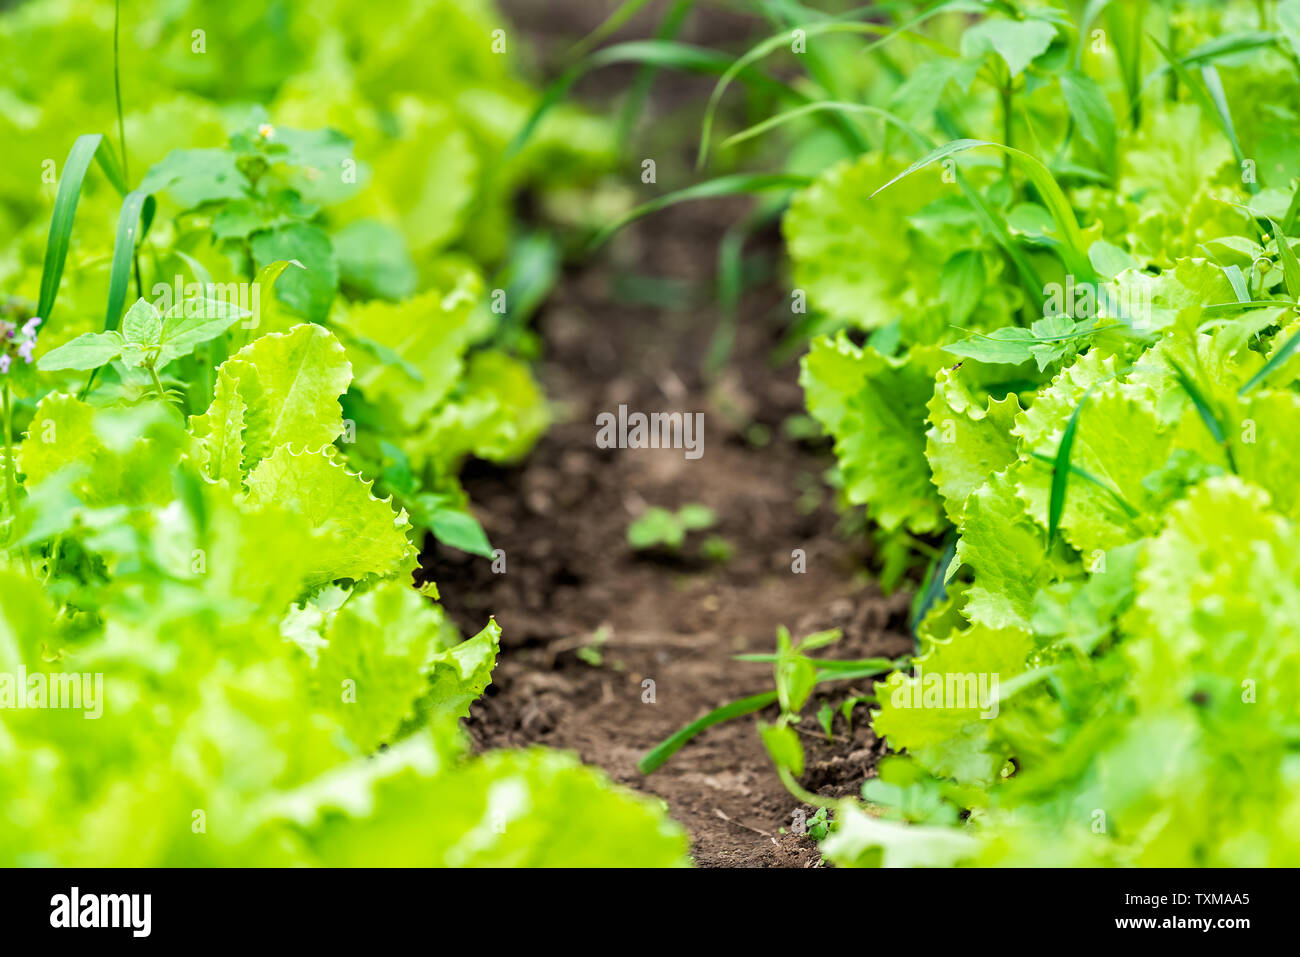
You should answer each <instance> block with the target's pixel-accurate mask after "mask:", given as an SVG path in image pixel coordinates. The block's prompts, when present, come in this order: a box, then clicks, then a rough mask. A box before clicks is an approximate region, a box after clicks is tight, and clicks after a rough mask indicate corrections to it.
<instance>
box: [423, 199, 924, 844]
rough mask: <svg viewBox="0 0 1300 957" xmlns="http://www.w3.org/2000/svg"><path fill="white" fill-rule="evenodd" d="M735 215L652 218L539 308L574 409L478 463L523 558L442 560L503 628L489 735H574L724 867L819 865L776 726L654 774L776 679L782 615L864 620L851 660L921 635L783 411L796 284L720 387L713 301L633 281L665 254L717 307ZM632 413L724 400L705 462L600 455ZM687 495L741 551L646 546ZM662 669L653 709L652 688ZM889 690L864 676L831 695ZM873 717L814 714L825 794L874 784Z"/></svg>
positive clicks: (805, 624)
mask: <svg viewBox="0 0 1300 957" xmlns="http://www.w3.org/2000/svg"><path fill="white" fill-rule="evenodd" d="M725 222H726V218H725V216H723V215H720V214H719V211H718V210H716V209H712V210H710V209H705V208H702V207H697V208H695V209H691V210H681V211H678V212H676V213H674V214H667V215H665V216H661V217H660V218H658V219H657V220H653V221H650V222H647V223H644V224H642V225H640V226H639V227H637V228H636V229H634V230H633V231H632V233H631V234H630V235H629V236H628V237H626V239H624V240H623V241H620V242H619V243H618V244H616V252H615V253H614V254H613V255H612V256H609V257H604V258H602V259H600V260H598V261H596V262H594V263H593V264H591V265H589V266H588V267H585V268H583V269H580V270H577V271H574V272H571V273H569V274H568V275H566V276H565V278H564V280H563V281H562V283H561V284H560V286H559V288H558V289H557V291H556V292H555V294H554V295H553V296H552V298H551V301H550V303H549V305H548V306H547V307H546V309H545V311H544V313H543V315H542V316H541V318H540V321H539V328H540V331H541V333H542V335H543V338H544V340H545V355H546V358H545V360H544V362H543V364H542V366H541V369H540V374H541V376H542V379H543V381H544V383H545V385H546V388H547V391H548V394H549V395H550V396H551V398H552V399H553V401H554V402H555V403H556V404H557V407H558V408H559V409H560V411H561V414H562V416H563V421H561V422H560V423H559V424H557V425H556V426H555V427H554V428H552V429H551V431H550V432H549V433H548V435H547V436H546V437H545V438H544V439H543V440H542V442H541V444H540V445H539V446H538V448H537V449H536V450H535V451H534V452H533V454H532V455H531V456H530V457H529V459H528V460H527V461H526V462H525V463H523V464H522V465H521V466H520V467H518V468H515V469H495V468H490V467H486V466H482V465H477V466H472V467H471V468H470V470H469V471H468V472H467V474H466V476H465V484H466V487H467V489H468V491H469V493H470V497H471V500H472V501H473V502H474V506H475V510H476V512H477V514H478V516H479V518H480V520H481V521H482V523H483V525H484V527H485V528H486V530H487V532H488V534H489V536H490V538H491V540H492V543H493V545H494V546H495V547H499V548H502V549H504V551H505V554H506V571H505V574H494V573H493V572H492V570H491V567H490V563H489V562H488V561H486V560H483V559H468V558H466V557H465V556H463V555H462V554H460V553H458V552H454V551H452V550H450V549H444V548H440V547H439V548H437V549H436V550H435V551H434V552H432V553H430V554H429V555H427V556H426V559H427V562H426V564H427V566H428V568H429V572H430V574H431V575H432V577H434V578H435V579H436V580H437V581H438V583H439V585H440V586H441V588H442V591H443V595H444V601H445V603H446V606H447V608H448V610H449V611H450V613H451V614H452V616H453V618H454V619H455V620H456V621H457V623H458V624H459V625H460V626H461V627H462V628H464V629H466V630H475V629H477V628H479V627H481V626H482V624H483V622H484V620H485V619H486V617H487V615H488V614H489V613H491V614H495V615H496V617H497V620H498V621H499V622H500V624H501V627H502V630H503V651H502V655H501V660H500V663H499V664H498V667H497V671H496V673H495V676H494V678H493V682H492V685H491V686H490V687H489V688H488V690H487V693H486V695H485V697H484V698H483V700H482V701H481V702H480V703H479V704H478V705H476V706H475V707H474V709H473V711H472V714H471V719H470V721H469V722H468V727H469V730H470V732H471V734H472V735H473V737H474V739H475V742H476V744H477V745H478V746H479V747H481V748H490V747H503V746H521V745H528V744H544V745H548V746H551V747H558V748H567V749H571V750H574V751H576V752H577V753H578V754H579V755H580V756H581V757H582V759H583V760H584V761H586V762H589V763H591V764H596V765H599V766H601V767H603V768H604V769H606V770H607V771H608V772H609V774H610V775H611V776H612V777H613V778H614V779H616V780H618V781H620V782H622V783H624V784H628V785H630V786H632V787H635V788H640V789H643V790H646V791H649V792H651V793H654V794H657V795H660V796H661V797H663V798H664V799H666V800H667V802H668V807H669V809H670V812H671V813H672V814H673V816H674V817H675V818H676V819H677V820H678V821H680V822H681V823H682V824H683V825H685V826H686V827H687V828H688V830H689V831H690V833H691V835H692V838H693V853H694V855H695V858H696V860H697V862H698V863H699V864H701V865H706V866H770V865H781V866H810V865H813V864H815V863H816V862H817V861H818V860H819V855H818V853H817V850H816V846H815V843H814V842H813V841H811V840H810V839H808V838H806V837H798V836H796V835H794V834H792V833H788V832H789V831H790V825H791V822H792V814H793V812H794V811H795V810H796V809H797V808H799V807H800V805H799V803H798V802H797V801H796V800H795V799H794V798H793V797H792V796H790V794H789V793H788V792H787V791H786V790H785V789H784V788H783V787H782V785H781V784H780V782H779V781H778V779H777V777H776V774H775V773H774V771H773V769H772V766H771V764H770V762H769V761H768V759H767V757H766V755H765V753H764V751H763V748H762V746H761V743H760V741H759V739H758V735H757V732H756V730H755V718H754V717H753V716H750V717H746V718H741V719H738V720H736V721H734V722H731V723H729V724H725V725H722V726H719V727H716V728H713V729H711V730H710V731H708V732H706V733H705V734H703V735H702V736H700V737H698V738H697V739H695V741H693V742H692V743H691V744H689V745H687V746H686V748H684V749H683V750H682V751H681V752H679V753H678V754H677V755H676V756H675V757H674V758H673V759H672V760H671V761H670V762H669V763H668V764H667V765H665V766H664V767H663V768H662V769H661V770H659V771H658V772H656V773H654V774H653V775H651V776H649V777H648V778H643V777H642V776H641V775H640V774H639V772H638V771H637V769H636V762H637V760H638V759H639V758H640V757H641V756H642V754H644V752H645V751H646V750H647V749H649V748H651V747H652V746H653V745H655V744H656V743H658V742H659V741H660V740H661V739H663V738H664V737H666V736H667V735H669V734H671V733H672V732H674V731H676V730H677V729H678V728H680V727H682V726H683V725H685V724H687V723H689V722H690V721H692V720H694V719H695V718H697V717H699V716H700V715H702V714H704V713H706V712H707V711H709V710H711V709H712V708H714V707H716V706H717V705H719V704H722V703H725V702H727V701H730V700H732V699H735V698H739V697H744V696H746V695H750V694H755V693H757V692H760V691H765V690H770V689H771V688H772V675H771V669H770V666H768V665H758V664H747V663H740V662H736V661H734V660H733V658H732V656H733V655H735V654H737V653H740V652H747V651H770V650H772V648H773V645H774V636H775V631H776V628H777V626H778V625H780V624H785V625H787V626H788V627H790V629H791V630H792V631H793V632H794V633H795V634H796V635H801V634H805V633H807V632H810V631H813V630H817V629H821V628H828V627H841V628H843V629H844V632H845V638H844V640H843V642H842V643H841V644H839V645H837V646H835V647H834V648H833V649H832V650H831V652H832V653H833V654H834V655H836V656H839V657H850V656H853V657H857V656H864V657H865V656H868V655H891V656H892V655H897V654H902V653H905V652H907V651H908V650H909V649H910V646H911V642H910V638H909V637H908V636H907V634H906V633H905V622H906V614H907V596H906V595H896V596H893V597H891V598H885V597H882V596H881V594H880V592H879V590H878V588H877V587H876V586H875V585H874V584H871V583H869V582H868V580H867V579H866V578H865V577H863V576H862V574H861V568H862V565H863V558H864V556H863V554H862V552H861V547H862V546H861V545H860V544H855V543H854V541H853V540H852V539H848V538H846V537H844V536H837V535H836V534H835V525H836V522H837V516H836V513H835V509H834V507H833V503H832V502H831V501H830V498H829V494H828V493H827V492H826V491H825V487H824V484H823V482H822V481H821V476H822V473H823V472H824V470H825V469H826V468H827V466H828V465H829V464H830V459H829V456H828V454H827V450H826V449H825V448H824V447H820V448H806V447H803V446H801V445H799V444H796V443H794V442H792V441H790V440H788V439H786V438H784V437H783V436H782V429H781V427H782V423H783V422H784V420H785V419H786V418H787V417H788V416H789V415H791V414H795V413H798V412H800V411H801V408H802V393H801V391H800V389H799V388H798V385H797V381H796V379H797V368H796V366H795V365H794V364H787V365H785V366H784V367H781V368H773V367H772V366H771V364H770V362H769V356H770V354H771V351H772V347H773V344H774V343H775V342H776V341H777V339H776V337H777V336H778V335H779V333H780V331H781V330H780V328H779V326H777V325H775V324H773V323H771V322H768V321H764V320H763V318H762V317H763V316H765V315H770V314H771V313H772V312H773V310H774V309H775V308H776V307H777V305H778V304H779V301H780V297H781V296H782V293H781V292H780V291H779V290H777V289H776V288H775V287H773V286H771V285H769V286H767V287H766V288H761V289H758V290H756V291H755V292H754V293H752V294H751V295H750V296H749V297H748V298H747V299H746V301H745V303H744V308H743V309H742V312H741V315H742V317H744V321H743V323H742V332H741V335H740V338H739V342H738V348H737V353H736V356H735V359H734V361H733V364H732V370H731V371H730V372H729V373H728V374H727V375H726V376H724V379H723V382H722V384H721V385H720V386H717V387H715V388H714V389H706V388H705V386H704V384H703V382H702V381H701V376H700V375H699V374H698V371H697V370H698V366H699V358H700V356H701V355H702V354H703V347H704V343H705V342H706V341H707V336H708V334H709V332H710V331H711V330H712V327H713V322H714V318H715V316H714V311H713V307H712V306H711V305H710V304H708V302H707V301H704V302H702V303H701V304H699V305H695V306H692V307H689V308H679V309H675V310H670V309H663V308H652V307H646V306H636V305H633V304H629V303H628V302H627V301H626V296H625V295H624V294H622V293H620V291H619V290H620V289H625V288H626V286H627V285H628V284H629V280H628V276H629V275H630V273H631V272H636V271H637V270H638V269H644V266H639V267H638V265H637V264H645V263H654V264H655V265H656V270H657V271H658V272H659V273H660V275H663V276H670V277H672V278H673V279H675V280H677V281H679V282H685V283H687V286H688V288H696V289H700V290H701V292H700V296H699V298H700V299H701V300H705V299H707V288H703V289H701V286H700V284H703V283H706V282H707V281H708V280H709V278H710V276H711V272H712V250H714V249H716V242H717V239H718V236H719V233H720V229H721V227H722V224H724V223H725ZM769 242H771V239H769ZM629 267H631V268H630V269H629ZM620 404H625V405H627V406H628V408H629V409H630V410H633V411H635V410H642V411H645V412H651V411H683V412H695V411H702V412H704V413H705V420H704V421H705V429H704V452H703V455H702V457H700V458H699V459H696V460H688V459H686V458H685V456H684V454H683V452H682V451H680V450H649V449H645V450H635V449H627V450H617V449H609V450H607V449H601V448H598V447H597V445H596V431H597V430H596V425H595V421H596V415H597V414H598V413H599V412H601V411H615V410H617V408H618V406H619V405H620ZM738 411H743V415H740V416H738V415H737V413H738ZM754 423H757V424H758V426H759V432H760V433H763V432H766V433H767V434H768V435H769V436H770V440H769V441H767V442H766V444H756V443H755V442H753V441H746V439H745V438H744V435H748V436H749V438H750V439H754V438H758V439H759V442H760V443H761V442H762V438H763V436H762V434H760V435H758V436H755V435H754ZM738 429H739V430H741V431H738ZM742 433H743V434H742ZM688 502H699V503H702V504H704V505H707V506H709V507H710V508H712V509H714V510H715V511H716V513H717V515H718V524H717V526H716V527H715V528H714V529H712V530H711V532H712V533H713V534H717V535H720V536H721V537H723V538H725V539H726V540H727V541H728V542H729V543H730V544H731V545H732V546H733V548H734V555H733V557H732V558H731V559H730V560H729V561H727V562H725V563H722V564H716V563H711V562H709V561H707V560H705V559H704V558H702V557H700V556H699V552H698V544H699V541H700V533H695V535H694V536H693V537H692V538H691V539H690V540H689V541H688V545H687V547H686V548H685V549H684V550H683V553H682V555H681V557H677V558H675V557H673V556H657V557H646V556H644V555H638V554H637V553H635V552H634V551H633V550H632V549H630V548H629V546H628V545H627V543H626V537H625V536H626V530H627V526H628V523H629V522H630V521H631V520H632V519H633V518H635V517H636V516H637V515H638V514H640V513H641V511H642V510H644V509H645V508H646V507H649V506H655V505H658V506H663V507H667V508H676V507H678V506H680V505H682V504H685V503H688ZM795 549H803V550H804V552H805V554H806V556H807V565H806V569H807V570H806V572H804V573H801V574H800V573H795V572H794V571H792V552H793V551H794V550H795ZM597 634H600V635H603V636H605V640H604V643H603V645H602V646H601V647H600V648H599V652H600V659H599V664H598V665H597V664H593V662H594V661H595V658H594V657H592V656H591V655H590V654H589V653H587V654H586V655H585V656H584V655H583V654H580V649H581V648H582V646H583V645H586V644H589V643H590V642H591V641H592V638H593V636H594V635H597ZM646 679H650V680H652V681H653V682H654V692H655V693H654V701H653V703H649V702H647V701H645V700H643V699H644V698H645V697H646V696H645V695H644V685H643V682H644V681H645V680H646ZM866 691H869V685H868V683H866V682H862V683H859V684H858V685H857V686H856V687H854V688H852V689H850V688H842V689H836V691H834V692H833V693H832V695H831V697H830V699H829V700H831V701H832V702H837V701H839V700H842V699H843V698H844V697H845V696H847V695H848V694H849V693H852V692H856V693H863V692H866ZM809 710H810V711H813V710H815V708H812V709H809ZM773 713H774V712H773ZM767 717H768V719H769V720H770V719H771V717H772V713H769V714H768V715H767ZM855 717H856V719H857V720H855V721H854V726H853V729H852V733H851V734H850V733H849V731H848V729H847V727H846V725H845V723H844V722H843V721H842V720H841V719H839V718H837V719H836V723H835V726H834V730H835V739H834V741H833V742H831V743H827V742H826V739H825V736H824V734H823V733H822V732H821V731H820V729H819V728H818V726H817V723H816V721H815V720H814V719H813V718H812V717H811V716H807V717H805V720H804V724H803V725H802V726H801V728H800V730H801V731H802V732H804V733H805V734H804V740H805V744H806V745H807V746H808V748H809V768H808V772H807V774H806V776H805V784H806V785H807V786H809V787H811V788H813V789H815V790H818V791H820V792H822V793H827V794H837V795H838V794H845V793H849V792H856V790H857V789H858V787H859V786H860V783H861V780H862V779H863V778H864V777H865V776H866V775H867V774H868V772H869V771H870V769H871V768H872V767H873V766H874V764H875V762H876V760H877V758H878V756H879V753H880V750H881V747H882V745H881V743H880V742H878V741H877V740H876V739H875V737H874V736H873V735H872V733H871V731H870V729H869V728H868V727H867V721H866V717H867V716H866V713H865V710H864V709H859V710H858V711H857V713H856V715H855ZM804 810H805V812H808V811H809V809H807V808H805V809H804ZM783 828H784V829H786V831H787V833H785V834H783V833H782V829H783Z"/></svg>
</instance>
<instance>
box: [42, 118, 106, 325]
mask: <svg viewBox="0 0 1300 957" xmlns="http://www.w3.org/2000/svg"><path fill="white" fill-rule="evenodd" d="M103 140H104V137H103V136H102V135H101V134H99V133H86V134H83V135H82V136H78V137H77V140H76V142H75V143H73V144H72V149H70V150H68V158H67V159H66V160H64V161H63V175H62V176H60V177H59V189H58V192H57V193H56V194H55V197H54V212H53V213H52V214H51V216H50V234H49V238H48V239H47V240H46V241H45V265H44V267H43V268H42V270H41V292H40V298H39V300H38V303H37V306H36V314H37V315H38V316H40V317H41V318H42V319H43V320H45V322H46V323H48V322H49V321H50V312H51V311H52V310H53V309H54V301H55V299H56V298H57V297H58V294H59V281H60V280H61V279H62V278H63V265H64V263H65V262H67V259H68V245H69V243H70V242H71V240H72V223H73V220H74V219H75V218H76V215H77V201H78V200H80V199H81V184H82V182H83V181H84V180H85V178H86V170H87V169H89V168H90V161H91V159H92V158H93V157H94V156H95V154H96V153H97V152H98V151H99V149H100V145H101V144H102V143H103Z"/></svg>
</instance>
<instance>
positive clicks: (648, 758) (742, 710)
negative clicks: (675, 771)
mask: <svg viewBox="0 0 1300 957" xmlns="http://www.w3.org/2000/svg"><path fill="white" fill-rule="evenodd" d="M777 657H778V656H776V655H773V656H772V660H773V661H775V660H776V658H777ZM818 664H819V665H820V664H821V663H820V662H818ZM846 664H850V665H854V666H856V667H852V668H844V669H840V670H834V669H819V671H818V673H817V679H816V683H817V684H822V683H823V682H826V681H858V680H860V679H862V678H870V677H872V676H873V675H878V674H883V673H884V672H886V671H889V670H891V669H893V668H894V667H895V662H893V661H890V660H887V659H884V658H880V659H874V658H873V659H866V660H865V662H846ZM878 664H879V665H880V666H879V667H877V665H878ZM776 700H777V695H776V692H775V691H764V692H761V693H759V694H755V695H750V696H749V697H748V698H740V699H738V700H736V701H732V702H730V703H729V704H724V705H722V706H721V707H720V708H715V709H713V710H712V711H710V712H709V713H708V714H706V715H704V717H702V718H696V719H695V720H694V721H692V722H691V723H690V724H688V725H686V727H684V728H682V729H680V730H679V731H677V732H676V733H675V734H673V735H670V736H669V737H667V738H665V739H664V740H663V741H661V742H660V743H659V744H657V745H656V746H655V747H653V748H651V749H650V750H649V751H647V752H646V753H645V755H644V756H643V757H642V758H641V760H640V761H638V762H637V764H636V767H637V770H638V771H640V772H641V773H642V774H651V773H653V772H654V771H656V770H658V769H659V768H660V767H662V766H663V764H664V762H665V761H667V760H668V759H669V758H671V757H672V756H673V755H674V754H676V753H677V752H678V751H680V750H681V748H682V746H683V745H685V744H686V743H687V742H688V741H690V740H691V738H694V737H695V736H696V735H698V734H700V732H702V731H707V730H708V729H709V728H711V727H713V726H714V725H715V724H721V723H722V722H723V721H730V720H731V719H732V718H741V717H744V716H745V715H747V714H753V713H754V712H756V711H762V710H763V709H764V708H766V707H767V706H768V705H771V704H775V703H776Z"/></svg>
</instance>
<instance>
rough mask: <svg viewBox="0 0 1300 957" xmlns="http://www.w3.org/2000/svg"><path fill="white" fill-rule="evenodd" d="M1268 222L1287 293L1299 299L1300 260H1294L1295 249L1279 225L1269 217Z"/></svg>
mask: <svg viewBox="0 0 1300 957" xmlns="http://www.w3.org/2000/svg"><path fill="white" fill-rule="evenodd" d="M1268 224H1269V225H1270V226H1272V227H1273V241H1274V242H1276V243H1277V258H1278V259H1279V260H1280V261H1281V263H1282V279H1283V281H1284V282H1285V283H1286V291H1287V295H1289V296H1290V297H1291V298H1292V299H1295V300H1300V262H1297V261H1296V257H1295V250H1293V249H1292V248H1291V244H1290V243H1289V242H1287V240H1286V235H1285V234H1284V233H1283V232H1282V227H1281V226H1279V225H1278V224H1277V223H1276V222H1275V221H1274V220H1273V219H1271V218H1270V219H1269V221H1268Z"/></svg>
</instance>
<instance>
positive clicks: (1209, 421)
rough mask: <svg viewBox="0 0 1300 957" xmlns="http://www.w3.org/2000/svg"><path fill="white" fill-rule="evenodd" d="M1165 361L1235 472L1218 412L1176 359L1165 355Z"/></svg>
mask: <svg viewBox="0 0 1300 957" xmlns="http://www.w3.org/2000/svg"><path fill="white" fill-rule="evenodd" d="M1165 361H1166V362H1168V363H1169V366H1170V368H1172V369H1173V370H1174V377H1175V378H1176V379H1177V380H1178V384H1179V385H1180V386H1181V387H1182V389H1183V391H1184V392H1186V393H1187V395H1188V398H1190V399H1191V400H1192V405H1194V406H1195V407H1196V412H1197V414H1198V415H1199V416H1200V417H1201V421H1202V422H1203V423H1205V428H1206V430H1207V431H1209V433H1210V436H1211V437H1212V438H1213V439H1214V441H1215V442H1218V443H1219V445H1221V446H1223V452H1224V455H1225V456H1226V457H1227V459H1228V466H1229V468H1231V469H1232V471H1233V472H1236V471H1237V460H1236V458H1235V456H1233V454H1232V445H1231V443H1229V442H1228V435H1227V431H1226V430H1225V429H1224V427H1223V423H1222V422H1220V421H1219V417H1218V414H1217V413H1216V412H1215V411H1214V407H1213V406H1212V405H1211V404H1210V401H1209V399H1207V398H1206V397H1205V393H1203V392H1202V391H1201V388H1200V386H1198V385H1197V384H1196V380H1194V379H1193V378H1192V377H1191V376H1190V375H1188V373H1187V370H1186V369H1184V368H1183V367H1182V365H1181V364H1180V363H1179V362H1178V361H1177V360H1176V359H1174V358H1172V357H1169V356H1166V357H1165Z"/></svg>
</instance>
